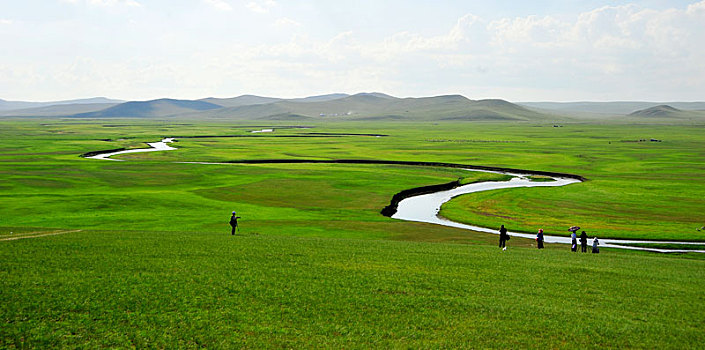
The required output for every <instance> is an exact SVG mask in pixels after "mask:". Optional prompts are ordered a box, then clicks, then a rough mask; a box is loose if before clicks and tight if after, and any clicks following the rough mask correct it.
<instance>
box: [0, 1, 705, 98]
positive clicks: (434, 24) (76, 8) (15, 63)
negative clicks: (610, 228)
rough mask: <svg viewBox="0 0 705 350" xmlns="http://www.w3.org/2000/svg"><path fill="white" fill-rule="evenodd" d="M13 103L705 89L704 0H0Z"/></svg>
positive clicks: (1, 50)
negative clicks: (359, 93) (77, 100)
mask: <svg viewBox="0 0 705 350" xmlns="http://www.w3.org/2000/svg"><path fill="white" fill-rule="evenodd" d="M0 42H1V44H0V99H4V100H11V101H56V100H66V99H76V98H88V97H95V96H105V97H110V98H116V99H123V100H149V99H156V98H163V97H170V98H182V99H198V98H205V97H235V96H239V95H243V94H255V95H260V96H272V97H284V98H294V97H305V96H313V95H322V94H328V93H349V94H354V93H358V92H383V93H387V94H390V95H394V96H398V97H421V96H435V95H444V94H462V95H464V96H466V97H468V98H471V99H482V98H502V99H505V100H509V101H515V102H518V101H625V100H640V101H703V100H705V0H703V1H694V0H691V1H681V0H668V1H666V0H644V1H607V0H602V1H600V0H534V1H507V0H497V1H475V0H465V1H446V0H437V1H416V0H405V1H401V0H387V1H385V0H355V1H348V0H335V1H330V0H190V1H188V0H22V1H18V0H0Z"/></svg>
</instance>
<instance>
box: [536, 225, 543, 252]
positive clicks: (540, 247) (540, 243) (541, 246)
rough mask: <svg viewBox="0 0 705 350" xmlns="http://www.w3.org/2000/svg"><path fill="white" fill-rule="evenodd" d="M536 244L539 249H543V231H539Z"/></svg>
mask: <svg viewBox="0 0 705 350" xmlns="http://www.w3.org/2000/svg"><path fill="white" fill-rule="evenodd" d="M536 244H537V245H538V248H539V249H543V229H542V228H540V229H539V233H537V234H536Z"/></svg>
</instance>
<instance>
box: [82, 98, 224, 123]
mask: <svg viewBox="0 0 705 350" xmlns="http://www.w3.org/2000/svg"><path fill="white" fill-rule="evenodd" d="M219 108H223V106H220V105H217V104H213V103H210V102H205V101H191V100H175V99H170V98H162V99H158V100H151V101H131V102H125V103H121V104H119V105H115V106H112V107H110V108H106V109H104V110H100V111H96V112H90V113H80V114H76V115H73V117H78V118H106V117H108V118H113V117H131V118H135V117H137V118H140V117H142V118H144V117H147V118H151V117H166V116H172V115H178V114H183V113H188V112H193V111H207V110H210V109H219Z"/></svg>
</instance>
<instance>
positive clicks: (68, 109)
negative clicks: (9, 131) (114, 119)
mask: <svg viewBox="0 0 705 350" xmlns="http://www.w3.org/2000/svg"><path fill="white" fill-rule="evenodd" d="M115 105H116V104H115V103H78V104H59V105H51V106H46V107H36V108H28V109H13V110H8V111H0V116H3V117H34V116H42V117H64V116H72V115H75V114H80V113H89V112H97V111H100V110H104V109H106V108H110V107H112V106H115Z"/></svg>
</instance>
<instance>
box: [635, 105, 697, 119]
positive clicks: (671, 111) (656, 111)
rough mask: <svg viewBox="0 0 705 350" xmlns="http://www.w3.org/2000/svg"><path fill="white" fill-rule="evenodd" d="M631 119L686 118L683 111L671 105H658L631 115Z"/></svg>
mask: <svg viewBox="0 0 705 350" xmlns="http://www.w3.org/2000/svg"><path fill="white" fill-rule="evenodd" d="M629 116H630V117H644V118H680V117H684V115H683V111H682V110H680V109H677V108H673V107H671V106H669V105H658V106H654V107H651V108H646V109H641V110H638V111H634V112H632V113H629Z"/></svg>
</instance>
